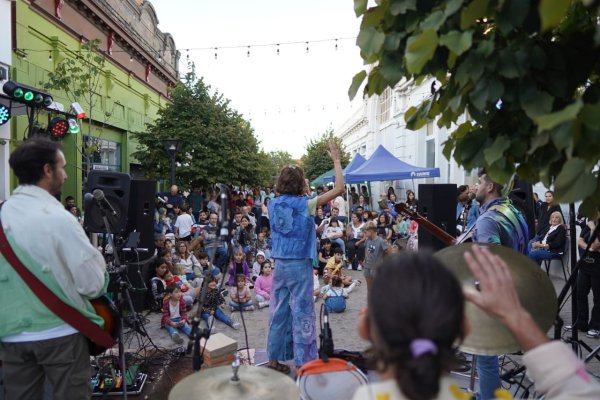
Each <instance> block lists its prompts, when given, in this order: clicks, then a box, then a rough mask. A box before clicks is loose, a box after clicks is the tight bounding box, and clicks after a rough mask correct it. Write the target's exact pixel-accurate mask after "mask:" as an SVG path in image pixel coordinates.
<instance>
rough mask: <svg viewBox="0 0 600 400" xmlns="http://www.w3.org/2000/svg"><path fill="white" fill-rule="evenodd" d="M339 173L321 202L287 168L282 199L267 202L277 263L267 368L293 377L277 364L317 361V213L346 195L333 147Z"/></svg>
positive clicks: (297, 171) (296, 171) (333, 149)
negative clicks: (315, 282)
mask: <svg viewBox="0 0 600 400" xmlns="http://www.w3.org/2000/svg"><path fill="white" fill-rule="evenodd" d="M329 156H330V157H331V159H332V160H333V166H334V168H335V186H334V188H333V189H332V190H330V191H328V192H326V193H323V194H322V195H320V196H317V197H313V198H310V197H309V196H306V189H307V188H306V183H305V181H304V172H303V171H302V169H301V168H300V167H298V166H296V165H291V166H287V167H284V168H283V169H282V170H281V173H280V175H279V178H278V180H277V186H276V192H277V193H278V197H276V198H275V199H273V200H272V201H271V202H269V205H268V208H269V219H270V221H271V235H272V250H271V258H273V259H275V266H276V267H275V272H274V274H273V289H272V295H271V306H270V318H269V319H270V320H269V336H268V339H267V353H268V357H269V363H268V364H267V367H269V368H272V369H274V370H276V371H279V372H282V373H285V374H289V372H290V368H289V367H288V366H287V365H285V364H282V363H280V362H279V361H287V360H290V359H292V358H293V359H294V362H295V365H296V367H300V366H301V365H302V364H304V363H306V362H308V361H311V360H313V359H315V358H317V337H316V329H315V320H316V317H315V308H314V302H313V269H312V266H313V261H314V260H316V257H317V253H316V252H317V244H316V231H315V223H314V216H315V214H316V212H317V207H318V206H322V205H324V204H327V202H329V201H331V200H333V199H335V198H336V197H337V196H338V195H340V194H341V193H342V192H343V191H344V177H343V175H342V165H341V163H340V155H339V149H338V147H337V144H336V143H335V142H334V141H330V142H329Z"/></svg>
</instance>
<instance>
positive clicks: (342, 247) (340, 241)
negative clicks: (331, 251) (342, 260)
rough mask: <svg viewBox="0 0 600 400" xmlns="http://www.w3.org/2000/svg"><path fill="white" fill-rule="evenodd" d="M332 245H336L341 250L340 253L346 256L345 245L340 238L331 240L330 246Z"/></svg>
mask: <svg viewBox="0 0 600 400" xmlns="http://www.w3.org/2000/svg"><path fill="white" fill-rule="evenodd" d="M334 243H337V244H338V245H339V246H340V249H342V253H343V254H344V255H346V243H344V241H343V240H342V238H337V239H331V244H332V245H333V244H334Z"/></svg>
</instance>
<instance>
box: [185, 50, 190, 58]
mask: <svg viewBox="0 0 600 400" xmlns="http://www.w3.org/2000/svg"><path fill="white" fill-rule="evenodd" d="M185 58H186V59H187V60H188V61H190V49H187V50H186V54H185Z"/></svg>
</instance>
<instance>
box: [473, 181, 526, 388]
mask: <svg viewBox="0 0 600 400" xmlns="http://www.w3.org/2000/svg"><path fill="white" fill-rule="evenodd" d="M475 199H476V200H477V201H478V202H479V204H481V207H480V208H479V212H480V214H479V217H478V218H477V221H475V227H474V229H473V242H477V243H493V244H499V245H502V246H506V247H510V248H511V249H513V250H515V251H518V252H520V253H523V254H525V255H527V240H528V237H529V236H528V229H527V223H526V222H525V219H524V218H523V216H522V215H521V213H520V212H519V211H518V210H517V209H516V208H515V207H514V206H513V205H512V203H511V201H510V200H509V199H507V198H505V197H503V196H502V186H501V185H500V184H498V183H496V182H494V181H493V180H492V179H491V178H490V177H489V176H488V175H487V174H486V172H485V170H481V171H480V172H479V186H478V187H477V193H476V194H475ZM477 374H478V375H479V388H480V393H479V394H480V397H479V398H481V399H484V400H485V399H493V398H495V397H496V396H495V395H494V392H495V391H496V389H499V388H500V367H499V365H498V357H497V356H483V355H480V356H477Z"/></svg>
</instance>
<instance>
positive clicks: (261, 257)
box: [252, 251, 266, 282]
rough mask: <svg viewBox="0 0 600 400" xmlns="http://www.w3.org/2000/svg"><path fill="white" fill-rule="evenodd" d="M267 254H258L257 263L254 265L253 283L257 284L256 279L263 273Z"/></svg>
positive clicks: (259, 252) (260, 252)
mask: <svg viewBox="0 0 600 400" xmlns="http://www.w3.org/2000/svg"><path fill="white" fill-rule="evenodd" d="M265 259H266V258H265V253H264V252H262V251H258V252H256V261H254V264H252V282H256V278H258V276H259V275H260V272H261V271H262V265H263V263H264V262H265Z"/></svg>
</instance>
